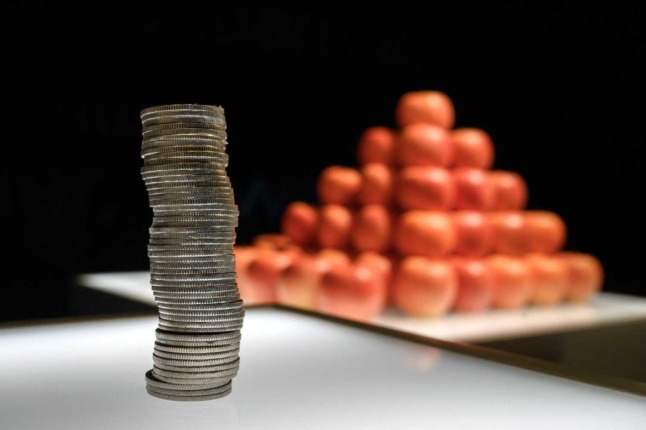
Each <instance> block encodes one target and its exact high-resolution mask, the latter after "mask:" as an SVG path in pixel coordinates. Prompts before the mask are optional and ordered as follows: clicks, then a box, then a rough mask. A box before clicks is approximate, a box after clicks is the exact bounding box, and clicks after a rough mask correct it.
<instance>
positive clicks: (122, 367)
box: [0, 308, 646, 430]
mask: <svg viewBox="0 0 646 430" xmlns="http://www.w3.org/2000/svg"><path fill="white" fill-rule="evenodd" d="M156 326H157V320H156V318H155V317H137V318H124V319H112V320H104V321H92V322H79V323H64V324H54V325H44V326H29V327H20V328H3V329H0V381H2V384H0V428H2V429H3V430H31V429H38V430H42V429H47V430H58V429H60V430H63V429H64V430H74V429H83V430H88V429H111V430H114V429H120V430H125V429H153V430H162V429H173V430H176V429H195V430H198V429H209V430H213V429H218V430H224V429H268V428H277V429H326V430H328V429H389V430H390V429H424V430H427V429H514V430H517V429H550V430H553V429H586V430H587V429H603V430H607V429H640V430H642V429H644V428H645V426H646V398H645V397H641V396H638V395H633V394H628V393H624V392H620V391H615V390H612V389H608V388H603V387H598V386H594V385H588V384H584V383H580V382H576V381H572V380H569V379H564V378H559V377H556V376H551V375H547V374H542V373H539V372H534V371H530V370H525V369H522V368H518V367H514V366H509V365H505V364H500V363H495V362H491V361H487V360H483V359H479V358H474V357H471V356H467V355H463V354H459V353H455V352H449V351H446V350H442V349H437V348H435V347H432V346H428V345H422V344H418V343H412V342H410V341H408V340H404V339H397V338H394V337H390V336H387V335H383V334H379V333H374V332H371V331H367V330H365V329H361V328H356V327H352V326H349V325H345V324H340V323H338V322H333V321H328V320H325V319H321V318H316V317H313V316H308V315H301V314H297V313H292V312H289V311H286V310H280V309H274V308H266V309H262V308H259V309H249V310H248V312H247V315H246V317H245V322H244V328H243V329H242V343H241V352H240V360H241V364H240V371H239V374H238V376H237V377H236V378H235V379H234V380H233V392H232V394H231V395H229V396H227V397H225V398H222V399H217V400H211V401H206V402H198V403H183V402H172V401H167V400H161V399H157V398H154V397H151V396H149V395H148V394H147V393H146V390H145V382H144V373H145V372H146V371H147V370H148V369H150V368H151V367H152V351H153V342H154V330H155V328H156Z"/></svg>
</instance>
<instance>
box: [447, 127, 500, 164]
mask: <svg viewBox="0 0 646 430" xmlns="http://www.w3.org/2000/svg"><path fill="white" fill-rule="evenodd" d="M451 136H452V137H453V145H454V148H455V159H454V164H455V166H456V167H474V168H476V169H482V170H486V169H490V168H491V166H492V165H493V159H494V146H493V142H492V141H491V137H490V136H489V134H488V133H487V132H486V131H484V130H482V129H479V128H456V129H455V130H453V132H452V133H451Z"/></svg>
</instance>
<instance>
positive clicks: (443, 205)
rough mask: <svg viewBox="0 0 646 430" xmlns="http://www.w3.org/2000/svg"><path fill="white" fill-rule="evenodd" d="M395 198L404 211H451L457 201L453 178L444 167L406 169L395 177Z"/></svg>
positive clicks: (411, 167)
mask: <svg viewBox="0 0 646 430" xmlns="http://www.w3.org/2000/svg"><path fill="white" fill-rule="evenodd" d="M395 197H396V200H397V203H398V204H399V206H400V207H401V208H402V209H425V210H446V209H449V208H450V207H452V206H453V205H454V201H455V186H454V182H453V177H452V175H451V174H450V173H449V171H448V170H447V169H445V168H442V167H429V166H410V167H404V168H403V169H401V170H400V171H399V173H398V174H397V175H396V177H395Z"/></svg>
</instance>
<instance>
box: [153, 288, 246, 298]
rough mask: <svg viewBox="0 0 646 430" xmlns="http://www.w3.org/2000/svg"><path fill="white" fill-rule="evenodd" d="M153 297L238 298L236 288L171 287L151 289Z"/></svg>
mask: <svg viewBox="0 0 646 430" xmlns="http://www.w3.org/2000/svg"><path fill="white" fill-rule="evenodd" d="M152 290H153V296H155V297H160V298H197V299H199V298H203V299H206V298H211V297H231V299H232V300H238V298H239V297H240V294H239V292H238V291H237V289H236V288H224V287H221V288H215V287H211V288H202V289H200V288H172V287H153V288H152Z"/></svg>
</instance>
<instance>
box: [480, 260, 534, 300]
mask: <svg viewBox="0 0 646 430" xmlns="http://www.w3.org/2000/svg"><path fill="white" fill-rule="evenodd" d="M485 261H486V263H487V265H488V267H489V273H490V274H491V277H492V280H493V284H494V288H495V290H494V298H493V302H492V305H493V307H494V308H498V309H518V308H521V307H523V306H526V305H527V304H528V303H529V300H530V297H531V294H532V280H531V273H530V271H529V267H528V266H527V264H526V263H525V261H524V260H523V258H522V257H517V256H511V255H501V254H496V255H490V256H488V257H485Z"/></svg>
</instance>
